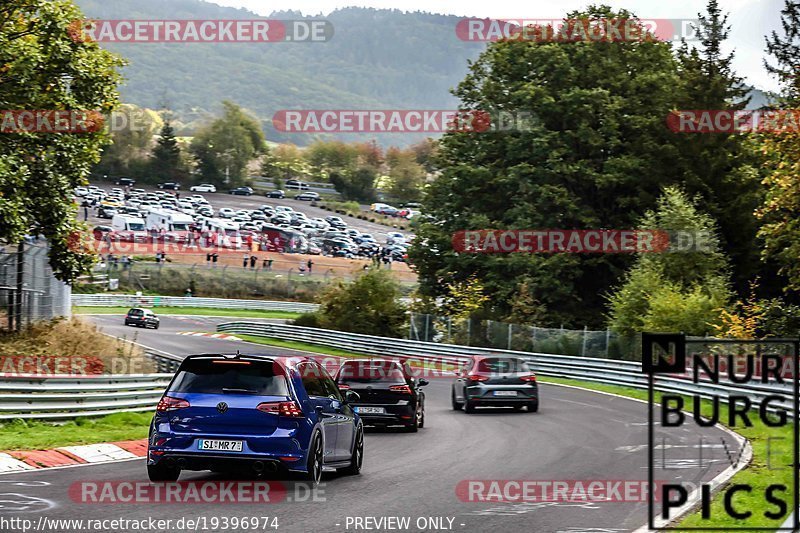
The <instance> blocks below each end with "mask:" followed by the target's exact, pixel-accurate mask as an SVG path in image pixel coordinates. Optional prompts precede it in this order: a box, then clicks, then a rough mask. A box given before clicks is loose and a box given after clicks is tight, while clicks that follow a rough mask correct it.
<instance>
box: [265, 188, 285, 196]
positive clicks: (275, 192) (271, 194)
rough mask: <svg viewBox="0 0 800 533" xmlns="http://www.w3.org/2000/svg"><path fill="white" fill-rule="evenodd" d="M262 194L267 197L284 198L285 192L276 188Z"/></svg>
mask: <svg viewBox="0 0 800 533" xmlns="http://www.w3.org/2000/svg"><path fill="white" fill-rule="evenodd" d="M264 196H266V197H267V198H285V197H286V193H285V192H283V191H282V190H280V189H278V190H275V191H269V192H267V193H266V194H265V195H264Z"/></svg>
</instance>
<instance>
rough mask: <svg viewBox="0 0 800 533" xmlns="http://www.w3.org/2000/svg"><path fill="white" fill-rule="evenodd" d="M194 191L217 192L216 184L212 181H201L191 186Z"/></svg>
mask: <svg viewBox="0 0 800 533" xmlns="http://www.w3.org/2000/svg"><path fill="white" fill-rule="evenodd" d="M189 190H190V191H192V192H217V188H216V186H214V185H212V184H211V183H201V184H200V185H192V186H191V187H189Z"/></svg>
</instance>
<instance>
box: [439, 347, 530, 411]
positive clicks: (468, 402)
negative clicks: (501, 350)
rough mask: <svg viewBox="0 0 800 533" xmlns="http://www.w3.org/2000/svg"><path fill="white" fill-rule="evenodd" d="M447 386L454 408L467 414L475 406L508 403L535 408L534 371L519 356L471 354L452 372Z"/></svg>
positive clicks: (517, 406)
mask: <svg viewBox="0 0 800 533" xmlns="http://www.w3.org/2000/svg"><path fill="white" fill-rule="evenodd" d="M456 376H457V377H456V381H455V382H454V383H453V385H452V388H451V402H452V407H453V409H454V410H456V411H458V410H460V409H461V408H462V407H463V408H464V410H465V411H466V412H468V413H471V412H473V411H474V410H475V407H478V406H511V407H514V408H516V409H522V408H523V407H526V406H527V408H528V412H533V413H535V412H536V411H538V410H539V387H538V386H537V384H536V374H535V373H534V372H533V371H532V370H531V369H530V367H529V366H528V363H527V361H525V360H524V359H521V358H519V357H495V356H486V355H475V356H472V357H471V358H470V360H469V361H468V362H467V363H466V364H465V365H464V366H462V367H461V368H460V369H459V370H458V371H457V372H456Z"/></svg>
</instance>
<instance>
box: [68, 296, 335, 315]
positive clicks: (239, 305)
mask: <svg viewBox="0 0 800 533" xmlns="http://www.w3.org/2000/svg"><path fill="white" fill-rule="evenodd" d="M72 305H75V306H79V307H135V306H141V307H207V308H212V309H251V310H259V311H290V312H296V313H308V312H311V311H315V310H316V309H317V307H319V306H318V305H317V304H312V303H304V302H283V301H272V300H234V299H226V298H193V297H183V296H137V295H135V294H73V295H72Z"/></svg>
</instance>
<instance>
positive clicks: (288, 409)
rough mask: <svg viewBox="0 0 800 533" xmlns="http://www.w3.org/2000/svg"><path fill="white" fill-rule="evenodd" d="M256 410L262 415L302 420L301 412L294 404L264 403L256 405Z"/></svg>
mask: <svg viewBox="0 0 800 533" xmlns="http://www.w3.org/2000/svg"><path fill="white" fill-rule="evenodd" d="M256 409H258V410H259V411H261V412H262V413H269V414H271V415H278V416H285V417H287V418H302V417H303V416H305V415H303V410H302V409H300V406H299V405H297V403H295V402H264V403H260V404H258V406H256Z"/></svg>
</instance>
